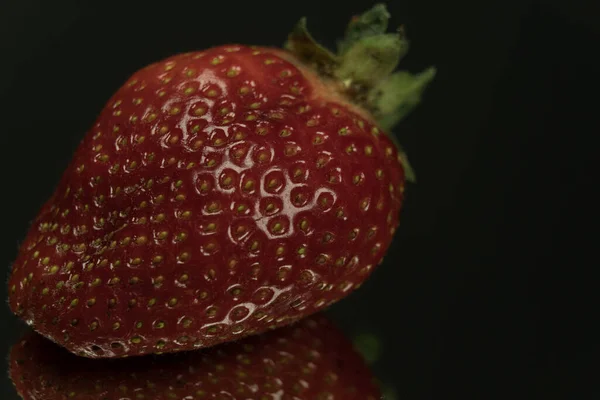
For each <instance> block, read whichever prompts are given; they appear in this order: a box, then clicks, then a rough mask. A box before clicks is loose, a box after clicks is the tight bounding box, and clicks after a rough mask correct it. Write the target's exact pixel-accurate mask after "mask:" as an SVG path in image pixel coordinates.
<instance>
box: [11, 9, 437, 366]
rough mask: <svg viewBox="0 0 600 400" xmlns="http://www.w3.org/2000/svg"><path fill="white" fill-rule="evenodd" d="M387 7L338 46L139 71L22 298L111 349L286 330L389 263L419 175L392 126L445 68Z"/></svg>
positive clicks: (18, 306)
mask: <svg viewBox="0 0 600 400" xmlns="http://www.w3.org/2000/svg"><path fill="white" fill-rule="evenodd" d="M389 17H390V15H389V14H388V12H387V10H386V8H385V7H384V6H383V5H376V6H375V7H373V8H372V9H371V10H369V11H367V12H366V13H365V14H363V15H361V16H357V17H355V18H353V19H352V20H351V21H350V23H349V25H348V28H347V31H346V35H345V38H344V39H343V40H341V41H340V42H339V45H338V49H337V52H336V53H334V52H332V51H330V50H327V49H325V48H324V47H322V46H320V45H319V44H317V43H316V42H315V40H314V39H313V38H312V37H311V36H310V34H309V33H308V31H307V28H306V21H305V20H304V19H302V20H301V21H300V23H299V24H298V26H297V27H296V28H295V29H294V30H293V32H292V33H291V34H290V36H289V38H288V41H287V43H286V44H285V46H284V47H285V49H276V48H268V47H256V46H245V45H238V44H229V45H224V46H218V47H214V48H210V49H206V50H203V51H196V52H190V53H186V54H179V55H175V56H172V57H170V58H167V59H165V60H162V61H159V62H157V63H154V64H152V65H149V66H147V67H145V68H142V69H140V70H139V71H137V72H135V73H134V74H133V76H131V78H130V79H128V80H127V82H126V83H125V84H124V85H123V86H122V87H121V88H120V89H118V90H117V92H116V93H115V94H114V95H113V96H112V98H111V99H110V100H109V101H108V103H107V105H106V106H105V108H104V109H103V110H101V112H100V114H99V116H98V118H97V120H96V121H95V123H94V124H93V126H92V127H91V129H90V130H89V132H87V134H86V135H85V137H84V138H83V140H82V142H81V144H80V145H79V147H78V148H77V150H76V152H75V154H74V156H73V159H72V161H71V163H70V165H69V167H68V168H67V170H66V171H65V172H64V175H63V176H62V178H61V180H60V182H59V183H58V186H57V188H56V191H55V192H54V194H53V195H52V196H51V198H50V199H49V200H48V201H47V202H46V203H45V205H44V206H43V207H42V209H41V210H40V212H39V215H38V216H37V217H36V218H35V220H34V222H33V224H32V226H31V228H30V230H29V232H28V234H27V236H26V238H25V240H24V241H23V243H22V246H21V248H20V251H19V254H18V256H17V259H16V261H15V262H14V265H13V266H12V272H11V277H10V280H9V304H10V307H11V309H12V310H13V311H14V313H15V314H17V315H18V316H19V317H21V318H22V319H23V320H24V321H25V322H26V323H27V324H28V325H30V326H31V327H32V328H33V329H34V330H36V331H37V332H39V333H41V334H42V335H43V336H45V337H46V338H49V339H50V340H52V341H54V342H56V343H58V344H60V345H61V346H63V347H65V348H66V349H67V350H69V351H71V352H73V353H75V354H78V355H82V356H85V357H90V358H113V357H124V356H134V355H144V354H150V353H164V352H177V351H184V350H192V349H199V348H204V347H210V346H213V345H216V344H219V343H223V342H228V341H232V340H237V339H239V338H242V337H244V336H248V335H252V334H258V333H261V332H264V331H266V330H268V329H270V328H276V327H281V326H285V325H288V324H290V323H292V322H294V321H297V320H299V319H301V318H304V317H306V316H308V315H311V314H313V313H316V312H318V311H320V310H323V309H324V308H326V307H327V306H329V305H330V304H332V303H335V302H337V301H338V300H340V299H342V298H344V297H345V296H347V295H348V294H349V293H351V292H352V291H353V290H355V289H357V288H358V287H359V286H360V285H361V284H362V283H363V282H364V281H365V279H367V278H368V276H369V275H370V274H371V272H372V271H373V270H374V269H375V267H376V266H377V265H378V264H380V263H381V262H382V260H383V257H384V255H385V253H386V251H387V249H388V247H389V246H390V243H391V241H392V238H393V235H394V232H395V231H396V229H397V227H398V218H399V212H400V208H401V206H402V202H403V198H404V190H405V182H406V180H407V179H412V178H413V172H412V170H411V169H410V167H409V165H408V162H407V160H406V157H405V154H404V152H403V151H402V150H401V148H400V147H399V145H398V144H397V143H396V140H395V139H394V138H393V136H391V134H390V129H391V128H392V127H393V126H394V125H395V124H397V123H398V122H399V121H400V120H401V119H402V118H403V117H404V116H405V115H406V114H407V113H408V112H409V111H410V110H412V109H413V108H414V107H415V106H416V105H417V104H418V103H419V101H420V99H421V95H422V93H423V91H424V89H425V87H426V86H427V84H428V83H429V82H430V81H431V79H432V78H433V76H434V74H435V69H433V68H431V69H428V70H426V71H425V72H422V73H420V74H416V75H413V74H410V73H408V72H404V71H399V72H396V67H397V65H398V63H399V61H400V59H401V58H402V56H403V55H404V54H405V53H406V51H407V47H408V44H407V43H408V42H407V40H406V38H405V35H404V32H403V30H402V29H399V30H396V31H394V32H392V33H388V32H387V30H388V29H387V28H388V20H389Z"/></svg>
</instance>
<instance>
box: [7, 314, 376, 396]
mask: <svg viewBox="0 0 600 400" xmlns="http://www.w3.org/2000/svg"><path fill="white" fill-rule="evenodd" d="M9 362H10V371H9V374H10V376H11V379H12V380H13V383H14V384H15V386H16V388H17V391H18V393H19V394H20V395H21V396H22V397H23V399H24V400H59V399H61V400H62V399H65V398H69V399H74V400H101V399H136V400H143V399H148V400H150V399H152V400H172V399H182V400H183V399H220V400H235V399H240V400H241V399H243V400H249V399H256V400H276V399H277V400H301V399H307V400H338V399H339V400H352V399H356V400H375V399H379V398H380V396H379V391H378V389H377V388H376V386H375V384H374V383H373V378H372V375H371V373H370V372H369V370H368V368H367V367H366V365H365V364H364V362H363V361H362V359H361V358H360V356H359V355H358V354H357V353H356V352H354V350H353V349H352V346H351V345H350V343H349V342H348V341H347V340H346V338H344V337H343V335H342V334H341V333H340V332H338V331H337V330H336V329H335V328H334V327H332V326H331V324H330V323H329V322H327V321H326V320H325V319H324V318H322V317H317V318H310V319H307V320H304V321H302V322H300V323H299V324H297V325H294V326H292V327H288V328H283V329H279V330H277V331H274V332H270V333H267V334H264V335H261V336H254V337H251V338H247V339H245V340H243V341H241V342H239V343H234V344H227V345H223V346H219V347H218V349H209V350H206V351H196V352H186V353H181V354H175V355H163V356H158V357H152V356H149V357H136V358H134V359H130V360H119V361H115V360H100V361H98V360H90V359H86V358H82V357H77V356H74V355H72V354H69V353H67V352H66V351H65V350H64V349H62V348H60V347H58V346H56V345H53V344H50V343H48V341H47V340H46V339H43V338H42V337H40V336H39V335H37V334H33V333H30V334H28V335H25V336H24V338H23V339H21V341H20V342H19V343H18V344H16V345H15V346H14V347H13V349H12V351H11V356H10V361H9Z"/></svg>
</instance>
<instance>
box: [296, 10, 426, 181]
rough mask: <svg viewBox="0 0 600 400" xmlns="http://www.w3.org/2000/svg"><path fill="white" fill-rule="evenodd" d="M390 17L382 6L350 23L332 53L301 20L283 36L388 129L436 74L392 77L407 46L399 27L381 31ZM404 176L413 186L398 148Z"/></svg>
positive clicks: (396, 74)
mask: <svg viewBox="0 0 600 400" xmlns="http://www.w3.org/2000/svg"><path fill="white" fill-rule="evenodd" d="M389 18H390V14H389V13H388V11H387V9H386V7H385V5H384V4H377V5H375V6H374V7H373V8H371V9H370V10H369V11H367V12H365V13H364V14H362V15H360V16H356V17H354V18H352V19H351V21H350V23H349V24H348V27H347V29H346V34H345V37H344V39H342V40H341V41H339V42H338V45H337V53H333V52H331V51H330V50H328V49H326V48H324V47H323V46H321V45H320V44H318V43H317V42H316V41H315V40H314V38H313V37H312V36H311V35H310V33H309V32H308V30H307V28H306V18H302V19H301V20H300V21H299V23H298V24H297V25H296V27H295V29H294V30H293V31H292V33H291V34H290V35H289V37H288V40H287V42H286V43H285V46H284V47H285V49H286V50H288V51H290V52H292V53H293V54H294V55H295V56H296V57H297V58H298V59H299V60H300V61H301V62H303V63H304V64H306V65H308V66H310V67H312V68H313V69H314V70H316V71H317V73H318V74H319V75H320V76H322V77H323V78H325V79H331V80H335V81H336V82H338V83H339V87H340V92H341V93H343V94H345V95H346V96H347V97H349V99H350V100H351V101H352V102H353V103H354V104H356V105H358V106H359V107H361V108H363V109H364V110H366V111H367V112H369V113H370V114H371V115H372V117H373V118H374V120H375V121H376V122H377V123H378V124H379V126H380V127H381V128H383V129H385V130H387V131H389V130H391V129H392V128H393V127H394V126H395V125H396V124H398V122H400V120H402V119H403V118H404V117H405V116H406V115H407V114H408V113H409V112H410V111H412V110H413V109H414V108H415V107H416V106H417V105H418V104H419V102H420V101H421V97H422V95H423V93H424V91H425V88H426V87H427V85H428V84H429V83H430V82H431V81H432V80H433V78H434V76H435V73H436V70H435V68H434V67H430V68H428V69H426V70H425V71H423V72H421V73H419V74H411V73H409V72H406V71H397V72H395V70H396V68H397V66H398V64H399V63H400V60H401V59H402V57H403V56H404V55H406V53H407V51H408V41H407V39H406V37H405V35H404V30H403V29H402V28H401V27H400V28H399V29H398V30H397V31H396V32H394V33H388V32H386V31H387V29H388V21H389ZM398 148H399V150H400V153H401V155H402V157H401V158H402V159H403V164H404V166H405V172H406V175H407V178H408V179H409V180H413V181H414V173H413V172H412V168H411V167H410V165H409V164H408V161H407V160H406V156H405V154H404V152H403V151H402V149H401V148H400V147H398Z"/></svg>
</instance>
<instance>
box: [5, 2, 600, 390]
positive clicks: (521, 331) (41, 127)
mask: <svg viewBox="0 0 600 400" xmlns="http://www.w3.org/2000/svg"><path fill="white" fill-rule="evenodd" d="M125 3H126V2H123V3H121V4H117V3H115V4H111V3H109V2H107V1H93V2H81V1H76V0H71V1H65V0H60V1H59V0H55V1H46V0H0V45H1V52H0V107H1V108H0V137H1V140H2V142H1V144H0V146H1V147H0V149H1V150H0V155H1V156H0V162H1V163H2V164H1V166H2V168H1V169H0V174H1V175H0V178H1V182H2V186H1V187H0V201H1V206H0V230H1V235H2V236H1V237H2V241H1V244H2V245H1V249H0V251H1V255H0V262H1V263H2V265H4V267H5V271H6V273H8V268H9V265H10V263H11V260H12V259H13V258H14V257H15V255H16V251H17V246H18V243H19V241H20V240H21V239H22V238H23V237H24V235H25V232H26V229H27V227H28V224H29V221H30V220H31V219H32V218H33V217H34V216H35V214H36V212H37V209H38V208H39V207H40V206H41V204H42V202H43V201H44V200H45V199H46V198H47V197H48V196H49V195H50V194H51V192H52V189H53V187H54V185H55V184H56V183H57V181H58V179H59V177H60V175H61V173H62V171H63V169H64V168H65V167H66V165H67V163H68V161H69V159H70V156H71V154H72V152H73V150H74V148H75V146H76V145H77V143H78V141H79V140H80V139H81V138H82V136H83V134H84V132H85V131H86V130H87V129H88V127H90V126H91V124H92V123H93V121H94V118H95V117H96V114H97V113H98V112H99V110H100V109H101V107H102V106H103V105H104V103H105V102H106V101H107V99H108V98H109V96H110V95H111V93H112V92H113V91H115V90H116V89H117V88H118V87H119V86H120V85H121V84H122V83H123V81H124V80H125V79H126V78H127V77H128V76H129V75H130V74H131V73H133V72H134V71H135V70H136V69H138V68H140V67H142V66H144V65H146V64H148V63H150V62H153V61H156V60H159V59H161V58H163V57H166V56H168V55H171V54H173V53H177V52H183V51H190V50H194V49H201V48H205V47H210V46H213V45H217V44H224V43H229V42H240V43H248V44H262V45H280V44H281V43H282V41H283V40H284V38H285V36H286V34H287V32H288V31H289V29H290V27H292V26H293V25H294V23H295V22H296V20H297V19H298V18H299V17H300V16H302V15H306V16H307V17H308V21H309V27H310V28H311V30H312V31H313V34H314V35H315V36H316V37H317V38H319V39H321V40H322V41H323V42H325V43H329V44H333V41H334V39H335V38H336V37H337V36H339V35H340V34H341V33H342V32H343V29H344V26H345V24H346V21H347V19H348V18H349V17H350V16H351V15H352V14H355V13H358V12H361V11H363V10H364V9H366V8H369V7H370V6H371V5H372V4H373V3H372V2H371V1H367V0H363V1H358V0H355V1H348V2H345V3H344V2H332V1H331V2H329V1H328V2H326V1H323V0H320V1H312V0H303V1H286V2H284V1H278V2H266V1H245V2H241V1H237V0H231V1H211V2H207V1H202V0H195V1H189V2H187V1H186V2H182V1H175V0H172V1H165V2H160V3H158V2H150V1H145V2H136V1H130V2H127V4H126V5H125ZM388 8H389V10H390V11H391V13H392V15H393V21H392V22H393V24H396V25H399V24H401V23H402V24H404V25H405V26H406V30H407V34H408V35H409V39H412V43H413V47H412V49H411V51H410V53H409V55H408V57H407V58H406V59H405V60H404V62H403V66H404V68H407V69H410V70H412V71H415V72H416V71H418V70H420V69H423V68H424V67H427V66H428V65H430V64H433V65H436V66H437V67H438V70H439V75H438V77H437V79H436V81H435V82H434V84H433V85H432V87H431V89H430V90H429V91H428V93H427V96H426V100H425V102H424V103H423V105H422V106H421V107H420V108H419V109H418V110H417V111H416V112H415V113H414V114H413V115H411V116H410V117H409V118H408V119H406V120H405V121H404V122H403V123H402V125H401V126H400V127H399V128H398V129H397V132H396V133H397V135H398V137H399V138H400V141H401V142H402V143H403V144H404V146H405V147H406V149H407V152H408V153H409V155H410V159H411V161H412V163H413V165H414V167H415V169H416V171H417V175H418V178H419V183H418V184H417V185H412V186H410V187H409V188H408V199H407V203H406V206H405V209H404V211H403V214H402V218H401V219H402V226H401V229H400V230H399V232H398V234H397V237H396V240H395V242H394V245H393V246H392V248H391V249H390V253H389V256H388V257H387V258H386V262H385V264H384V265H383V266H381V267H380V268H379V269H378V270H377V271H376V273H375V274H374V275H373V277H372V279H371V280H369V281H368V282H367V283H366V284H365V285H364V286H363V288H361V290H359V291H358V292H357V293H355V294H353V295H352V296H351V297H350V298H348V299H347V300H346V301H343V302H341V303H339V304H338V305H336V306H334V307H333V309H332V310H331V313H332V315H333V316H334V318H335V319H336V320H337V321H338V322H339V324H340V325H342V326H343V327H344V329H345V330H346V332H348V335H349V336H350V337H352V336H354V335H356V334H361V333H372V334H374V335H376V336H378V337H380V339H381V341H382V346H383V347H382V351H381V354H380V358H379V360H378V361H376V362H375V363H374V364H373V370H374V372H375V373H376V374H377V375H378V376H379V377H380V378H381V379H382V380H383V381H384V382H386V383H387V384H388V385H391V386H393V387H394V388H395V397H394V398H396V399H415V400H416V399H446V398H452V399H453V398H461V399H496V398H498V399H500V398H501V399H507V398H510V399H513V398H527V399H538V398H539V399H542V398H544V399H550V398H552V399H554V398H557V399H579V398H581V399H582V398H598V396H599V395H600V387H598V373H599V372H600V367H599V365H598V360H597V359H598V356H599V352H598V339H599V337H600V336H598V335H597V332H595V331H594V330H593V328H594V327H595V326H596V321H595V320H596V319H597V316H598V310H599V305H600V303H599V302H598V301H597V298H596V295H597V292H598V282H599V281H598V280H596V279H594V278H593V274H592V271H593V269H595V268H598V265H599V263H598V257H597V254H596V249H597V248H598V236H599V235H598V229H599V228H598V225H597V224H596V222H595V220H594V218H593V216H594V215H593V214H594V211H595V208H596V207H598V204H600V203H598V202H597V201H596V200H595V198H594V197H593V196H592V194H593V189H594V186H597V183H598V180H597V178H596V177H595V176H593V175H592V171H594V169H596V168H597V167H594V165H595V164H597V161H598V158H599V157H598V147H597V146H595V145H593V143H594V142H595V141H596V140H595V139H596V137H597V136H598V134H599V133H600V129H599V128H600V126H599V125H600V124H598V117H595V116H594V113H595V112H596V111H598V108H599V107H598V106H599V105H600V101H598V94H599V91H598V89H597V86H596V83H597V80H598V79H597V74H598V71H600V62H599V61H598V60H599V58H598V54H597V53H598V51H599V50H600V18H599V14H600V2H598V1H597V0H589V1H578V2H577V1H574V2H568V1H567V0H565V1H562V0H546V1H543V0H541V1H530V0H503V1H497V0H488V1H464V0H455V1H445V0H444V1H442V0H438V1H425V0H401V1H400V0H399V1H393V2H390V3H389V5H388ZM5 290H6V288H5V287H4V286H1V287H0V297H1V298H5V297H6V291H5ZM0 321H1V325H0V326H1V329H0V353H2V354H6V351H7V350H8V348H9V346H10V345H11V344H12V342H13V341H14V340H15V339H16V338H17V337H18V332H19V329H20V328H19V326H20V325H19V324H18V323H16V321H15V319H14V318H13V317H11V316H10V314H9V311H8V308H7V307H2V308H0ZM0 368H1V367H0ZM5 376H6V375H5V374H2V373H0V399H2V400H4V399H6V400H13V399H15V398H16V395H15V394H13V392H12V387H11V385H10V382H9V381H8V379H6V378H5Z"/></svg>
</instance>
